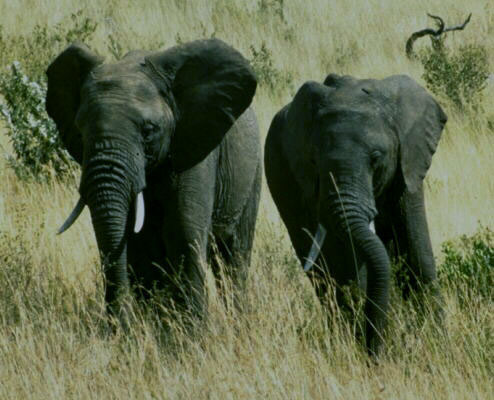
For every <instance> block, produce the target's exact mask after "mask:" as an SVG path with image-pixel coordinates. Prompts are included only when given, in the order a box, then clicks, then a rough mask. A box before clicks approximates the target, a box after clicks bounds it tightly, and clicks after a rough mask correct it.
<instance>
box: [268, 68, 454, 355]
mask: <svg viewBox="0 0 494 400" xmlns="http://www.w3.org/2000/svg"><path fill="white" fill-rule="evenodd" d="M446 121H447V116H446V114H445V113H444V111H443V110H442V108H441V106H440V105H439V104H438V103H437V102H436V100H434V98H433V97H432V96H431V95H429V94H428V92H427V91H426V90H425V89H424V88H423V87H421V86H420V85H419V84H418V83H416V82H415V81H414V80H413V79H412V78H410V77H408V76H406V75H394V76H390V77H387V78H385V79H382V80H375V79H357V78H354V77H351V76H340V75H336V74H329V75H328V76H327V77H326V79H325V80H324V82H323V83H322V84H321V83H319V82H315V81H308V82H305V83H304V84H303V85H302V86H301V87H300V88H299V90H298V91H297V93H296V94H295V96H294V98H293V100H292V101H291V103H289V104H287V105H286V106H284V107H283V108H282V109H281V110H280V111H278V113H277V114H276V115H275V116H274V118H273V120H272V122H271V125H270V127H269V131H268V135H267V138H266V143H265V149H264V168H265V174H266V179H267V184H268V187H269V190H270V192H271V195H272V198H273V200H274V202H275V204H276V206H277V209H278V211H279V213H280V216H281V219H282V221H283V222H284V224H285V226H286V228H287V230H288V234H289V237H290V239H291V242H292V244H293V247H294V249H295V251H296V254H297V257H298V259H299V260H300V262H301V263H302V265H303V266H304V270H305V271H306V272H308V274H309V277H310V279H311V281H312V283H313V284H314V286H315V287H316V291H317V294H318V295H319V296H320V298H321V300H322V299H324V296H325V295H326V292H327V289H328V285H327V281H328V279H324V277H326V278H327V277H328V276H329V277H331V278H332V279H333V281H334V282H335V284H336V289H335V290H336V299H337V302H338V303H339V304H340V305H341V304H342V303H343V304H344V302H343V297H344V296H343V292H342V290H341V287H342V286H343V285H345V284H348V283H349V282H351V281H356V282H358V283H359V285H360V287H361V288H362V289H363V290H365V293H366V302H365V310H364V313H365V317H366V321H367V322H366V327H365V343H366V348H367V351H368V352H369V353H370V354H371V355H373V356H377V355H378V352H379V349H380V348H381V347H382V342H383V340H382V336H383V332H384V328H385V325H386V316H387V315H386V314H387V310H388V306H389V290H390V280H391V272H390V271H391V267H390V265H391V261H390V260H391V258H392V257H394V256H397V257H400V259H401V260H403V267H402V270H401V271H400V273H401V274H402V275H403V276H404V277H405V279H406V280H408V282H407V283H406V284H405V285H402V288H403V295H404V296H405V297H408V296H409V295H410V293H411V291H412V290H413V291H415V292H414V293H419V292H417V291H416V290H418V289H421V288H426V287H430V288H434V289H431V291H432V292H436V294H437V296H439V292H438V289H437V287H436V285H435V284H433V281H434V280H435V279H436V267H435V261H434V256H433V252H432V246H431V241H430V236H429V228H428V224H427V218H426V210H425V205H424V184H423V180H424V177H425V175H426V172H427V171H428V169H429V167H430V165H431V161H432V156H433V154H434V152H435V150H436V147H437V145H438V142H439V139H440V136H441V133H442V130H443V127H444V125H445V124H446ZM438 303H440V302H438Z"/></svg>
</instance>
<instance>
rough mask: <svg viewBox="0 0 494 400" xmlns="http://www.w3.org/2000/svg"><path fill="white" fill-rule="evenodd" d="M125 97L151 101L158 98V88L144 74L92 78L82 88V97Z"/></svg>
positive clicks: (109, 75) (108, 75)
mask: <svg viewBox="0 0 494 400" xmlns="http://www.w3.org/2000/svg"><path fill="white" fill-rule="evenodd" d="M84 95H86V96H116V97H117V96H125V97H127V98H128V99H131V98H136V99H142V100H151V99H153V98H156V99H157V98H159V97H160V96H159V91H158V88H157V87H156V86H155V85H154V84H153V83H152V82H151V81H150V80H149V79H148V78H147V77H146V76H145V75H144V74H124V75H123V74H105V75H102V76H101V75H100V76H93V77H92V79H90V80H88V82H86V84H85V85H84V87H83V88H82V96H84Z"/></svg>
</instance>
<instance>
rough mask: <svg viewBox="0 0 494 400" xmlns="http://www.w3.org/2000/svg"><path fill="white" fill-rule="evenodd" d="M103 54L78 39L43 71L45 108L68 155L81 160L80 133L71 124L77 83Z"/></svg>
mask: <svg viewBox="0 0 494 400" xmlns="http://www.w3.org/2000/svg"><path fill="white" fill-rule="evenodd" d="M102 62H103V58H102V57H99V56H97V55H96V54H94V53H93V52H92V51H91V50H90V49H89V48H88V47H87V46H85V45H84V44H82V43H73V44H71V45H70V46H69V47H67V48H66V49H65V50H64V51H62V53H60V55H59V56H58V57H57V58H56V59H55V60H54V61H53V62H52V63H51V64H50V66H49V67H48V69H47V71H46V75H47V76H48V90H47V93H46V111H47V112H48V115H49V116H50V117H51V118H52V119H53V120H54V121H55V124H56V125H57V128H58V131H59V133H60V137H61V139H62V142H63V144H64V145H65V147H66V148H67V150H68V152H69V153H70V155H71V156H72V157H73V158H74V159H75V160H76V161H77V162H78V163H79V164H81V163H82V137H81V133H80V132H79V130H78V129H77V127H76V126H75V124H74V120H75V117H76V114H77V110H78V108H79V103H80V91H81V86H82V84H83V82H84V80H85V79H86V76H87V75H88V73H89V71H91V70H92V69H93V68H94V67H95V66H97V65H99V64H101V63H102Z"/></svg>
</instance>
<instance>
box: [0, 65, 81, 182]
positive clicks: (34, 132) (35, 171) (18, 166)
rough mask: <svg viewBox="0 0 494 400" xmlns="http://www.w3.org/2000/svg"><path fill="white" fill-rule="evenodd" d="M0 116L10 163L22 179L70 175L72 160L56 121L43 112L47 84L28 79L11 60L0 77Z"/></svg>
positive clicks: (39, 179)
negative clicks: (9, 147)
mask: <svg viewBox="0 0 494 400" xmlns="http://www.w3.org/2000/svg"><path fill="white" fill-rule="evenodd" d="M0 92H1V93H2V95H3V97H4V103H0V117H2V118H3V119H4V120H5V121H6V133H7V135H8V137H9V139H10V141H11V143H12V147H13V150H14V156H11V155H9V156H8V157H7V159H8V162H9V164H10V166H11V167H12V168H13V169H14V171H15V173H16V175H17V176H18V177H19V178H20V179H22V180H31V179H34V180H36V181H40V182H42V181H49V180H51V179H52V178H58V179H63V178H65V177H67V176H69V175H70V173H71V171H72V170H73V168H74V166H75V165H76V164H75V162H73V161H72V159H71V157H70V155H69V154H68V153H67V152H66V150H65V149H64V148H63V146H62V143H61V140H60V137H59V135H58V133H57V129H56V126H55V123H54V122H53V121H52V120H51V119H50V117H48V114H47V113H46V111H45V96H46V87H45V85H44V84H40V83H38V82H36V81H34V80H31V79H30V78H29V77H28V76H27V75H26V74H25V73H24V71H23V70H22V68H21V65H20V63H18V62H14V63H13V64H12V65H11V66H10V68H9V72H8V73H6V74H3V75H1V76H0Z"/></svg>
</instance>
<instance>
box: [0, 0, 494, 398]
mask: <svg viewBox="0 0 494 400" xmlns="http://www.w3.org/2000/svg"><path fill="white" fill-rule="evenodd" d="M263 4H265V5H268V6H269V7H268V8H267V9H264V10H262V7H261V5H263ZM281 5H282V13H281V11H280V10H281V8H279V7H280V6H281ZM81 8H82V9H83V13H84V15H87V16H88V17H90V18H92V19H93V20H94V21H96V22H97V23H98V29H97V31H96V33H95V35H94V39H93V40H92V42H91V43H89V45H90V46H91V47H92V48H93V49H95V50H97V51H99V52H100V53H101V54H105V55H107V56H108V57H109V58H111V56H110V55H109V50H108V43H109V37H110V36H109V35H112V37H113V38H115V39H116V40H117V41H118V43H120V45H121V46H122V47H123V50H126V49H132V48H139V47H145V48H148V47H149V46H155V45H158V44H161V45H163V46H164V47H168V46H170V45H172V44H174V43H175V42H176V41H177V40H183V41H186V40H191V39H195V38H199V37H204V36H208V37H209V36H211V35H212V34H215V35H216V36H217V37H219V38H222V39H224V40H226V41H227V42H229V43H231V44H232V45H234V46H235V47H236V48H238V49H239V50H241V51H242V52H243V53H244V54H245V55H246V56H248V57H251V56H252V51H251V46H254V48H255V49H260V48H261V45H262V42H264V43H265V44H266V46H267V48H268V49H269V50H270V51H271V54H272V59H273V62H274V68H275V69H276V70H277V71H279V72H280V73H281V74H286V73H290V74H291V76H292V79H293V85H292V87H288V88H287V89H286V90H282V91H281V92H278V93H274V92H273V91H272V90H270V89H269V88H268V85H264V86H261V87H260V88H259V90H258V94H257V95H256V99H255V102H254V103H255V108H256V111H257V114H258V117H259V119H260V125H261V129H262V132H263V135H265V133H266V131H267V128H268V126H269V122H270V120H271V118H272V116H273V115H274V113H275V112H276V111H277V110H278V109H279V107H280V106H282V105H283V104H285V103H286V102H287V101H289V99H290V97H291V95H293V93H294V91H295V90H296V89H297V88H298V87H299V86H300V85H301V84H302V82H303V81H305V80H308V79H315V80H322V79H324V77H325V76H326V74H327V73H329V72H338V73H348V74H353V75H356V76H359V77H377V78H379V77H384V76H387V75H390V74H394V73H406V74H409V75H411V76H412V77H414V78H415V79H417V80H418V81H419V82H422V81H421V73H422V70H421V68H422V67H421V66H420V64H419V63H416V62H411V61H409V60H407V59H406V57H405V55H404V44H405V40H406V38H407V35H409V34H410V33H411V32H412V31H414V30H417V29H420V28H423V27H425V26H426V25H430V24H431V22H430V21H428V20H427V18H426V13H427V12H430V13H435V14H439V15H441V16H442V17H443V18H445V19H446V20H447V21H448V22H451V23H457V22H460V21H462V20H463V19H464V18H465V16H466V15H467V14H468V13H469V12H473V18H472V22H471V23H470V25H469V26H468V27H467V29H466V30H465V31H464V32H461V33H458V34H455V35H450V37H449V38H448V45H449V46H451V47H455V46H458V45H459V44H461V43H463V42H469V41H470V42H476V43H483V44H484V45H485V46H486V47H487V49H488V50H489V51H490V50H492V49H494V39H493V36H492V32H493V30H494V12H493V11H494V6H493V5H492V3H491V2H488V1H481V0H472V1H470V2H468V4H467V2H458V1H454V0H442V1H439V0H432V1H431V0H428V1H425V0H419V1H414V2H409V1H392V0H367V1H365V2H363V1H357V0H345V1H343V0H341V1H332V2H327V1H324V0H312V1H299V0H285V1H279V0H258V1H246V0H194V1H192V0H190V1H188V0H182V1H181V0H175V1H173V0H161V1H160V0H146V1H142V2H135V1H130V0H113V1H108V2H106V5H102V4H101V2H98V1H93V0H82V1H75V0H17V1H15V2H13V1H7V0H1V1H0V25H2V26H3V32H4V34H8V35H15V34H29V32H31V30H32V29H33V28H34V26H35V25H36V24H47V25H48V26H54V25H55V24H57V23H59V22H60V21H70V19H67V18H66V17H67V16H68V15H70V14H71V13H72V12H75V11H77V10H79V9H81ZM67 23H68V22H67ZM421 45H424V43H419V44H418V46H421ZM14 52H15V49H14ZM491 54H494V52H492V53H491ZM2 67H3V66H2ZM492 91H493V89H492V87H488V89H487V91H486V95H485V96H486V100H485V103H484V108H485V110H484V112H483V113H481V114H478V115H477V116H476V118H475V120H473V119H472V118H469V117H467V116H462V115H458V113H457V112H456V111H455V110H454V109H452V108H449V107H448V106H447V105H446V111H447V113H448V114H449V117H450V119H449V122H448V125H447V128H446V131H445V132H444V135H443V139H442V140H441V143H440V146H439V149H438V152H437V154H436V156H435V157H434V160H433V166H432V169H431V171H430V173H429V176H428V178H427V182H428V185H427V209H428V214H429V222H430V227H431V233H432V238H433V245H434V249H435V250H436V255H437V256H438V257H440V254H439V250H440V244H441V242H442V241H443V240H445V239H449V238H453V237H456V236H458V235H460V234H463V233H472V232H474V231H475V230H476V229H477V227H478V223H479V221H481V222H482V224H483V225H484V226H491V227H492V226H494V212H493V209H492V206H491V204H492V203H491V202H492V199H494V178H492V176H491V174H492V171H494V157H492V151H493V149H494V139H493V137H494V136H493V134H492V132H490V131H488V130H487V128H486V126H487V121H488V120H489V119H492V117H493V116H494V101H493V100H492V98H493V96H492V95H493V93H492ZM0 144H1V146H2V147H1V148H2V149H3V150H5V151H2V152H9V151H10V150H9V144H8V141H7V139H6V137H5V135H3V134H2V135H1V136H0ZM76 192H77V189H76V185H75V184H74V186H73V187H66V186H63V185H58V184H52V185H37V184H28V185H26V184H22V183H20V182H19V181H18V180H17V179H16V177H15V175H14V174H13V172H12V171H11V170H10V169H9V168H8V167H7V165H6V163H5V161H4V157H2V159H1V161H0V235H1V237H0V398H2V399H3V398H5V399H15V398H19V399H21V398H43V399H46V398H118V399H124V398H139V399H141V398H179V399H194V398H211V399H224V398H229V399H239V398H245V399H261V398H280V399H286V398H291V399H301V398H315V399H328V398H331V399H333V398H334V399H337V398H341V399H350V398H356V399H367V398H369V399H370V398H372V399H374V398H376V399H377V398H379V399H381V398H386V399H395V398H403V399H408V398H421V399H422V398H434V399H438V398H439V399H440V398H448V399H449V398H465V399H472V398H492V396H493V393H492V391H493V388H494V378H493V377H494V350H493V349H494V304H493V302H492V300H489V299H483V298H480V297H478V296H476V294H475V291H474V290H472V286H473V285H474V284H475V283H474V282H473V283H472V282H466V281H465V282H463V281H462V282H458V283H457V284H456V285H454V286H450V287H446V288H444V293H445V311H446V319H445V330H444V331H443V330H441V329H440V328H438V327H437V326H436V325H434V324H433V323H432V322H431V321H428V320H427V319H426V322H425V323H421V322H420V317H419V316H418V315H417V314H416V313H415V311H414V309H413V307H411V305H410V304H406V303H403V302H402V301H401V300H400V299H399V298H398V296H397V295H396V293H394V294H393V311H392V321H391V326H390V328H389V337H388V338H387V344H388V345H387V350H386V351H385V354H384V355H383V359H382V361H381V363H380V365H379V366H378V367H374V366H371V367H369V366H368V361H367V358H366V356H365V353H364V351H363V349H362V348H361V346H360V345H358V344H357V342H356V341H355V340H354V339H353V338H354V335H353V331H354V329H355V328H354V327H353V326H352V325H351V324H350V323H348V322H344V321H342V319H341V318H340V316H339V314H338V313H336V316H337V317H336V318H335V319H334V320H332V321H331V322H330V323H329V326H328V324H326V319H325V317H324V313H323V312H322V311H321V309H320V306H319V305H318V302H317V301H316V300H315V298H314V294H313V291H312V290H311V287H310V285H309V284H308V282H307V280H306V278H305V277H304V276H303V274H302V272H301V271H300V267H299V266H298V264H297V262H296V260H295V258H294V256H293V252H292V250H291V247H290V243H289V241H288V238H287V236H286V233H285V231H284V228H283V227H282V225H281V224H280V222H279V219H278V217H277V214H276V211H275V208H274V206H273V204H272V201H271V199H270V197H269V195H268V193H267V190H264V193H263V201H262V210H261V213H260V218H259V223H258V231H257V237H256V243H255V250H254V253H255V254H254V260H253V265H252V268H251V274H250V279H249V285H248V290H247V298H246V300H245V307H244V308H245V310H244V312H243V313H238V312H237V311H236V310H235V309H234V308H232V307H230V305H229V304H227V305H226V306H225V305H224V304H223V303H222V302H221V301H218V299H216V298H214V297H213V299H212V303H211V310H210V316H209V319H208V321H207V323H206V324H205V325H199V324H196V326H195V329H189V330H187V331H185V329H184V323H183V322H182V321H181V320H180V319H179V318H175V317H173V316H172V315H170V312H169V311H167V310H161V311H162V312H161V313H152V312H151V313H147V312H146V311H142V315H138V316H136V318H138V319H139V320H140V321H141V322H140V323H136V324H135V325H134V328H133V330H132V331H131V332H130V333H129V334H127V335H123V334H117V335H115V336H108V335H106V334H105V330H104V326H103V325H104V324H103V322H102V318H101V315H102V310H103V298H102V283H101V275H100V272H99V264H98V256H97V249H96V245H95V241H94V236H93V233H92V228H91V224H90V221H89V218H88V215H87V212H85V213H84V214H83V216H82V218H80V219H79V221H78V222H77V224H76V225H75V226H74V227H73V228H72V229H71V230H70V231H68V232H67V233H66V234H64V235H62V236H61V237H56V236H55V231H56V228H57V227H58V226H59V225H60V223H61V222H62V221H63V219H64V218H65V216H66V215H67V213H68V212H70V209H71V207H72V205H73V204H74V202H75V200H76V196H77V193H76ZM493 290H494V289H493ZM157 307H158V308H159V306H157ZM185 325H187V324H185Z"/></svg>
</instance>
